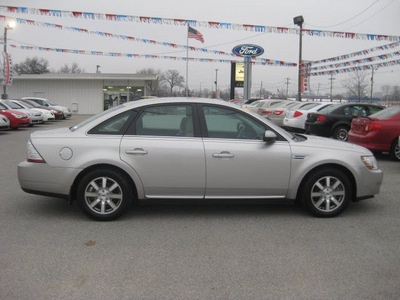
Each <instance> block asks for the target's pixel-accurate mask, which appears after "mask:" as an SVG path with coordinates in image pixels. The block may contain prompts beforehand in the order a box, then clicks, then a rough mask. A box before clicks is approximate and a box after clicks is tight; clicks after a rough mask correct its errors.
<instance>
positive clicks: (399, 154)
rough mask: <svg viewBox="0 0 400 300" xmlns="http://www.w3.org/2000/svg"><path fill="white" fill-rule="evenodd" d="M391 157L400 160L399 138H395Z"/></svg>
mask: <svg viewBox="0 0 400 300" xmlns="http://www.w3.org/2000/svg"><path fill="white" fill-rule="evenodd" d="M390 157H391V158H392V159H393V160H396V161H400V145H399V141H398V139H395V140H394V141H393V143H392V147H391V149H390Z"/></svg>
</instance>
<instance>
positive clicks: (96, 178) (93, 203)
mask: <svg viewBox="0 0 400 300" xmlns="http://www.w3.org/2000/svg"><path fill="white" fill-rule="evenodd" d="M131 195H132V192H131V190H130V187H129V184H128V181H127V180H126V178H125V177H124V176H122V175H121V174H120V173H118V172H116V171H114V170H107V169H98V170H94V171H92V172H90V173H88V174H86V175H85V176H84V177H83V178H82V179H81V181H80V183H79V186H78V202H79V205H80V207H81V209H82V211H83V212H84V213H85V214H87V215H88V216H89V217H91V218H93V219H95V220H99V221H110V220H115V219H117V218H118V217H120V216H121V215H122V213H123V212H124V210H125V207H126V205H127V202H128V201H129V200H130V199H131V198H132V197H131Z"/></svg>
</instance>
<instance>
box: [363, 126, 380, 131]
mask: <svg viewBox="0 0 400 300" xmlns="http://www.w3.org/2000/svg"><path fill="white" fill-rule="evenodd" d="M381 128H382V125H378V124H367V125H366V126H365V128H364V131H366V132H370V131H374V130H379V129H381Z"/></svg>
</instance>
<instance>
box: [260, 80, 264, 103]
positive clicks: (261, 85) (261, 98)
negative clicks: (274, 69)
mask: <svg viewBox="0 0 400 300" xmlns="http://www.w3.org/2000/svg"><path fill="white" fill-rule="evenodd" d="M261 94H262V81H261V87H260V99H262V98H263V97H262V95H261Z"/></svg>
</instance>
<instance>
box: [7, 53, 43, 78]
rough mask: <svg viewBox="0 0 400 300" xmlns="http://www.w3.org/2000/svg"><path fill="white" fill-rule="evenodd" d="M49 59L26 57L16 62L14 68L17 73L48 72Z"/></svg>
mask: <svg viewBox="0 0 400 300" xmlns="http://www.w3.org/2000/svg"><path fill="white" fill-rule="evenodd" d="M48 68H49V61H48V60H46V59H44V58H40V59H39V58H38V57H36V56H35V57H33V58H30V57H28V58H26V59H25V60H24V61H23V62H21V63H19V64H16V65H15V66H14V70H15V71H16V72H17V73H18V74H43V73H50V70H49V69H48Z"/></svg>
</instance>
